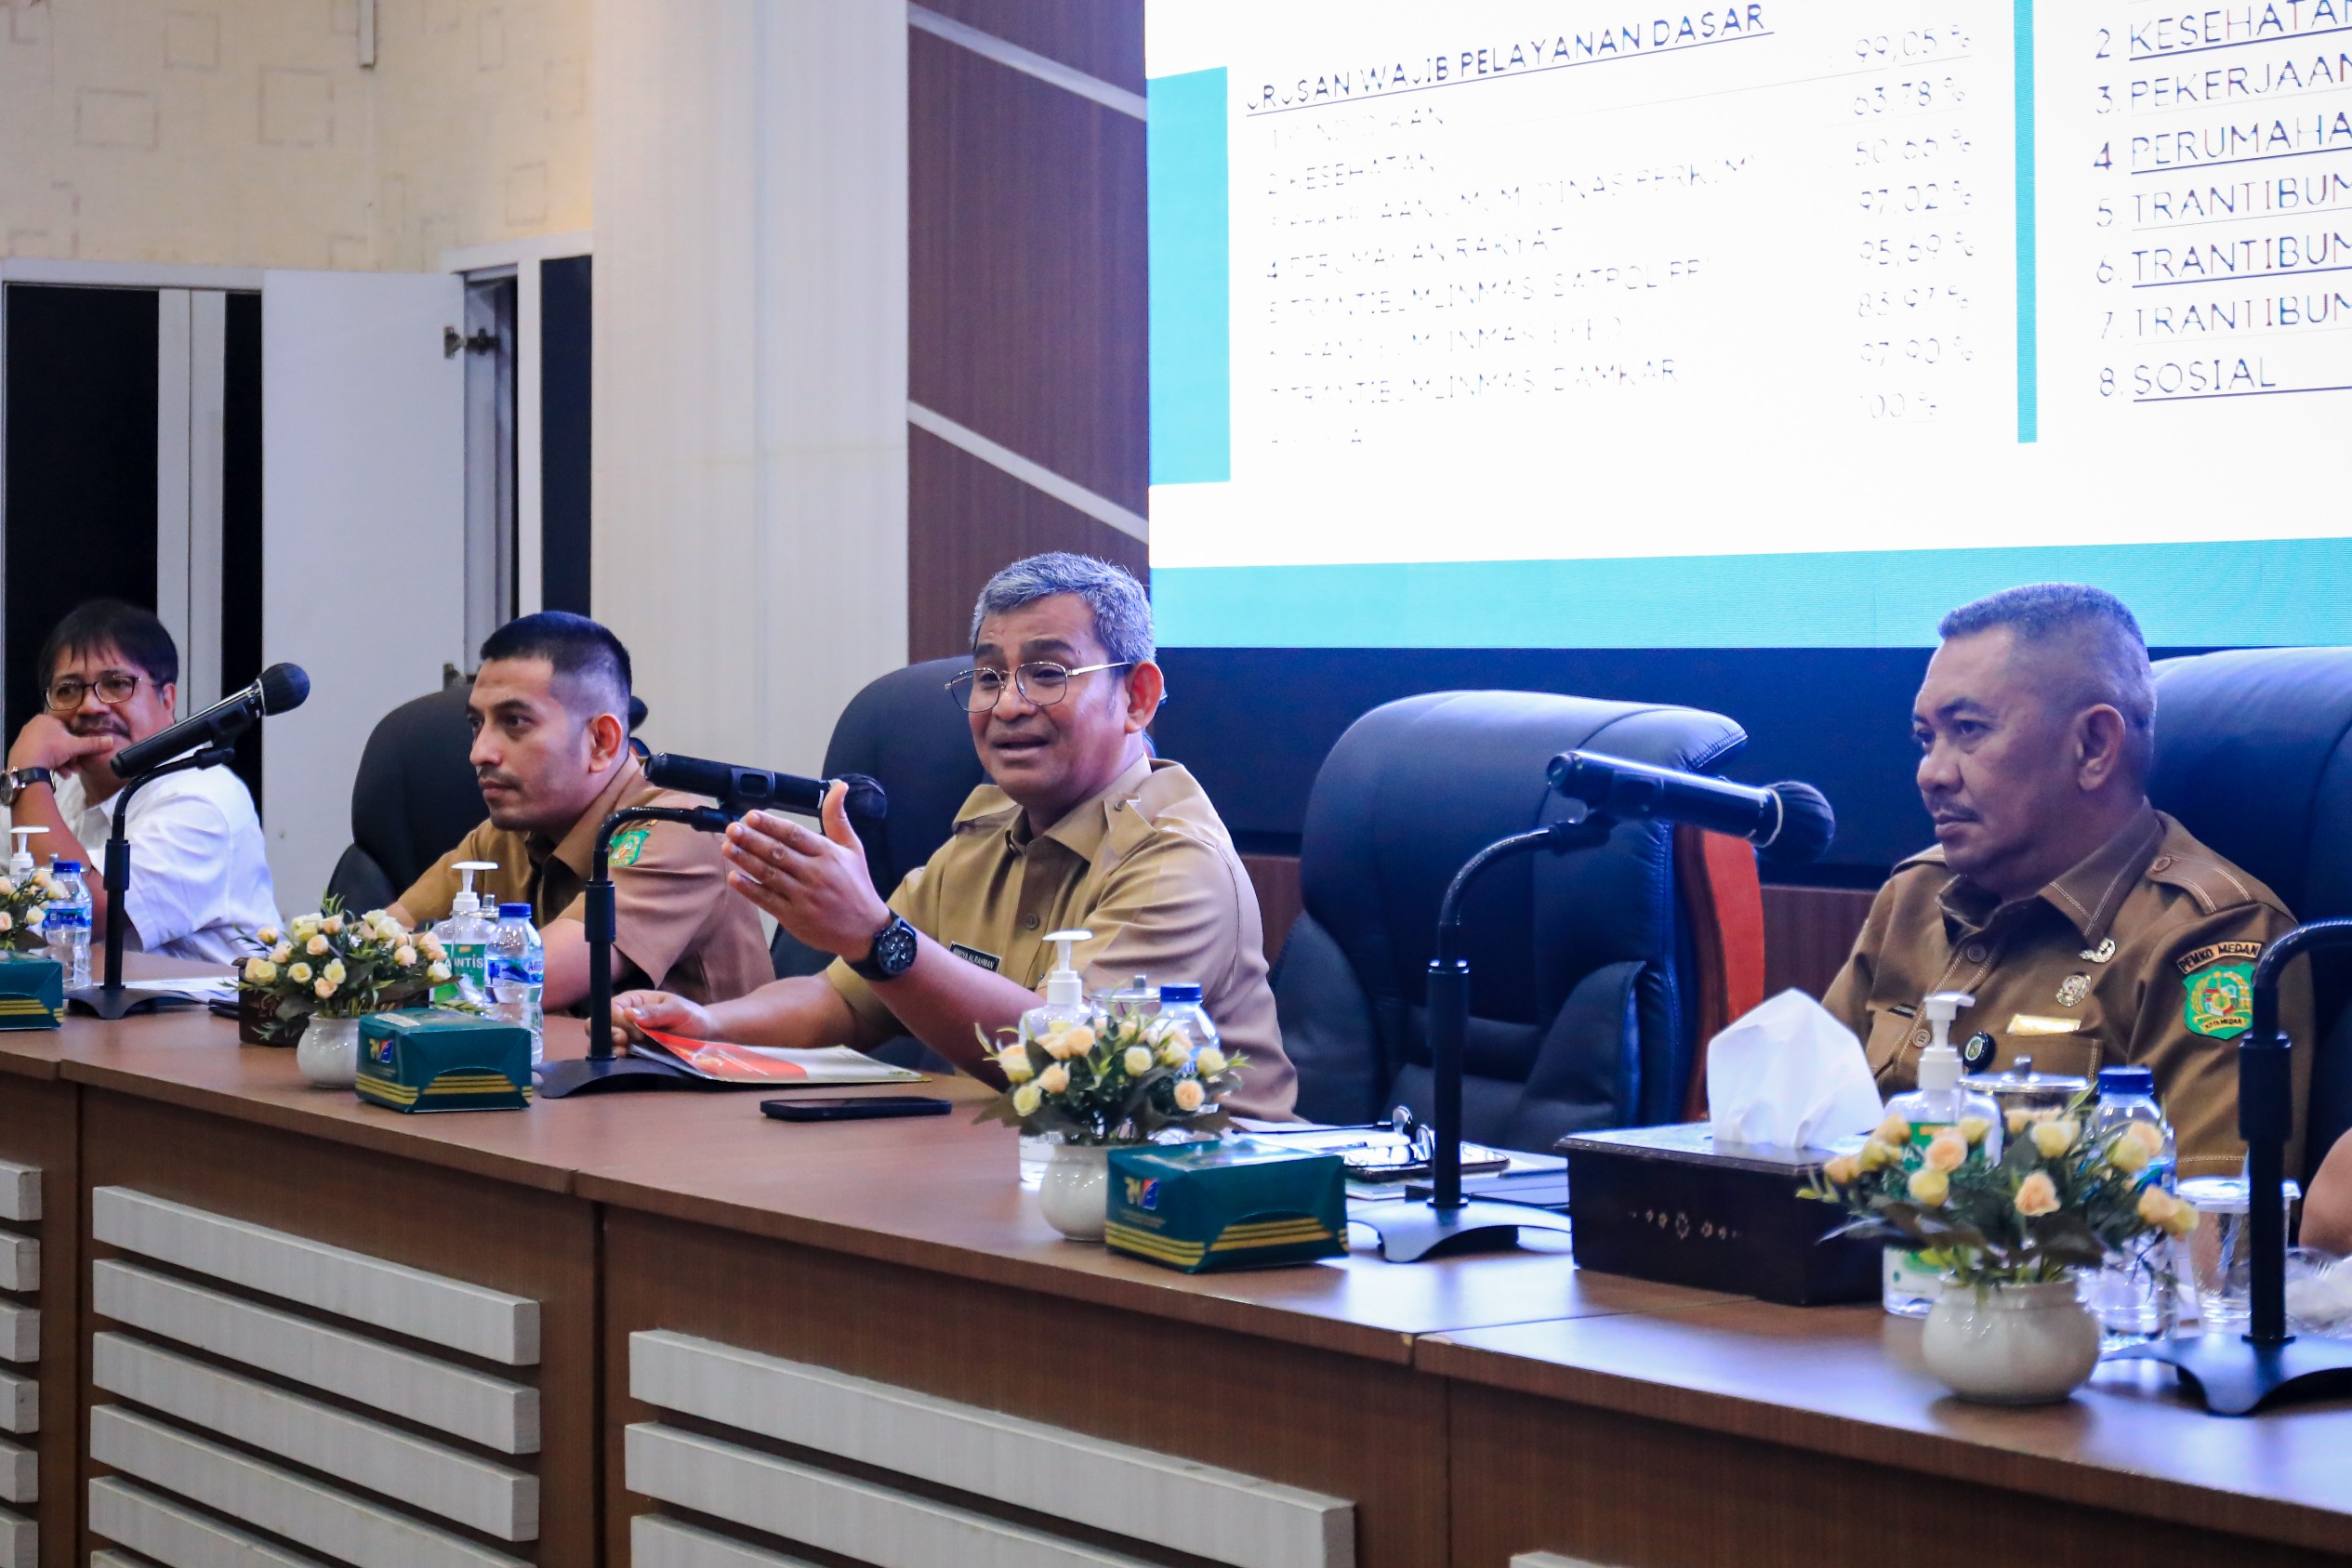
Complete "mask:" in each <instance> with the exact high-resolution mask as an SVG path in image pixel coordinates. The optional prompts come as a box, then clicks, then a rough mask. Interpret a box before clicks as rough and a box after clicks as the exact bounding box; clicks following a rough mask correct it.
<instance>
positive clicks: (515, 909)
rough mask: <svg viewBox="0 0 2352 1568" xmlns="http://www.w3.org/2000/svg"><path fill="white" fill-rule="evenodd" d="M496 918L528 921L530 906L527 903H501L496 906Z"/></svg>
mask: <svg viewBox="0 0 2352 1568" xmlns="http://www.w3.org/2000/svg"><path fill="white" fill-rule="evenodd" d="M498 918H499V919H501V920H528V919H530V918H531V906H530V905H529V904H527V903H502V904H500V905H499V906H498Z"/></svg>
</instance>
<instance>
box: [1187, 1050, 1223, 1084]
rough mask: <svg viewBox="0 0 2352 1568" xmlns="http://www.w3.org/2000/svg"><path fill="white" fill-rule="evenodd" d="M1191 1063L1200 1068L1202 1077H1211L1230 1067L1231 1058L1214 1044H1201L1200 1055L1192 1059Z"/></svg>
mask: <svg viewBox="0 0 2352 1568" xmlns="http://www.w3.org/2000/svg"><path fill="white" fill-rule="evenodd" d="M1193 1064H1194V1065H1195V1066H1196V1067H1198V1068H1199V1069H1200V1075H1201V1076H1202V1077H1204V1078H1213V1077H1215V1076H1217V1074H1220V1073H1222V1072H1223V1071H1224V1070H1225V1069H1226V1068H1228V1067H1231V1066H1232V1065H1233V1059H1232V1058H1231V1057H1228V1056H1227V1055H1226V1054H1225V1053H1224V1052H1223V1051H1221V1050H1219V1049H1218V1048H1216V1047H1214V1046H1203V1047H1201V1048H1200V1055H1198V1056H1197V1057H1195V1058H1194V1059H1193Z"/></svg>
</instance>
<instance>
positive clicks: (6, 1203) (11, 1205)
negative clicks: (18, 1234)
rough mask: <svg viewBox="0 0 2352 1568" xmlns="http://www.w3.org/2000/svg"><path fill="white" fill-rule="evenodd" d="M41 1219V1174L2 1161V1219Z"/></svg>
mask: <svg viewBox="0 0 2352 1568" xmlns="http://www.w3.org/2000/svg"><path fill="white" fill-rule="evenodd" d="M40 1218H41V1173H40V1172H39V1171H37V1170H35V1169H33V1167H32V1166H20V1165H17V1164H15V1163H13V1162H11V1161H8V1160H0V1219H40Z"/></svg>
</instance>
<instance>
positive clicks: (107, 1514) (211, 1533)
mask: <svg viewBox="0 0 2352 1568" xmlns="http://www.w3.org/2000/svg"><path fill="white" fill-rule="evenodd" d="M90 1532H91V1534H93V1535H103V1536H105V1537H106V1538H107V1539H108V1540H111V1541H120V1542H121V1543H122V1544H123V1545H125V1546H126V1547H129V1548H133V1549H135V1550H138V1551H141V1552H144V1553H146V1554H147V1556H149V1557H151V1558H152V1559H154V1560H155V1561H157V1562H159V1563H162V1564H164V1568H321V1564H320V1562H319V1561H318V1559H316V1558H313V1557H305V1556H303V1555H302V1554H301V1553H299V1552H293V1551H288V1550H286V1549H285V1548H284V1547H276V1546H271V1544H270V1543H269V1542H267V1541H265V1540H262V1539H261V1538H260V1537H259V1536H258V1535H247V1534H245V1533H244V1531H243V1530H238V1529H234V1528H232V1527H231V1526H229V1525H226V1524H223V1523H222V1522H220V1521H218V1520H217V1519H212V1518H209V1517H207V1516H206V1515H204V1514H201V1513H196V1512H193V1511H192V1510H191V1509H183V1508H181V1507H179V1506H178V1504H176V1503H173V1502H170V1501H168V1500H167V1499H165V1498H163V1497H158V1496H155V1494H153V1493H152V1492H150V1491H147V1490H146V1489H145V1488H143V1487H138V1486H133V1485H131V1484H130V1483H129V1482H126V1481H124V1480H122V1479H121V1478H120V1477H117V1476H100V1477H99V1479H98V1480H96V1481H93V1482H90ZM99 1555H100V1554H93V1555H92V1557H91V1559H90V1568H98V1557H99Z"/></svg>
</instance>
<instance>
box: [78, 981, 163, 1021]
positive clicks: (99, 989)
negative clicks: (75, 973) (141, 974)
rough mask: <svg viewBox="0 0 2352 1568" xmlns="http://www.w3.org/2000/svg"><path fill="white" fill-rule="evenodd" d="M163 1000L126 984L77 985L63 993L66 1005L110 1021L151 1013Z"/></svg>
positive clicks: (151, 993)
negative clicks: (135, 1014)
mask: <svg viewBox="0 0 2352 1568" xmlns="http://www.w3.org/2000/svg"><path fill="white" fill-rule="evenodd" d="M164 1002H165V998H164V997H162V996H160V995H156V994H155V993H154V992H152V991H133V990H131V989H130V988H129V987H127V986H112V987H109V986H105V985H77V986H75V987H74V988H73V990H71V991H68V992H67V993H66V994H65V1005H66V1006H67V1007H69V1008H71V1007H79V1008H82V1009H83V1010H84V1011H85V1012H91V1013H96V1014H97V1015H98V1016H99V1017H100V1018H103V1019H107V1020H110V1021H111V1020H113V1019H118V1018H128V1017H129V1016H130V1015H131V1014H133V1013H152V1012H153V1011H154V1010H155V1009H156V1008H160V1007H162V1006H163V1005H164Z"/></svg>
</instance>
